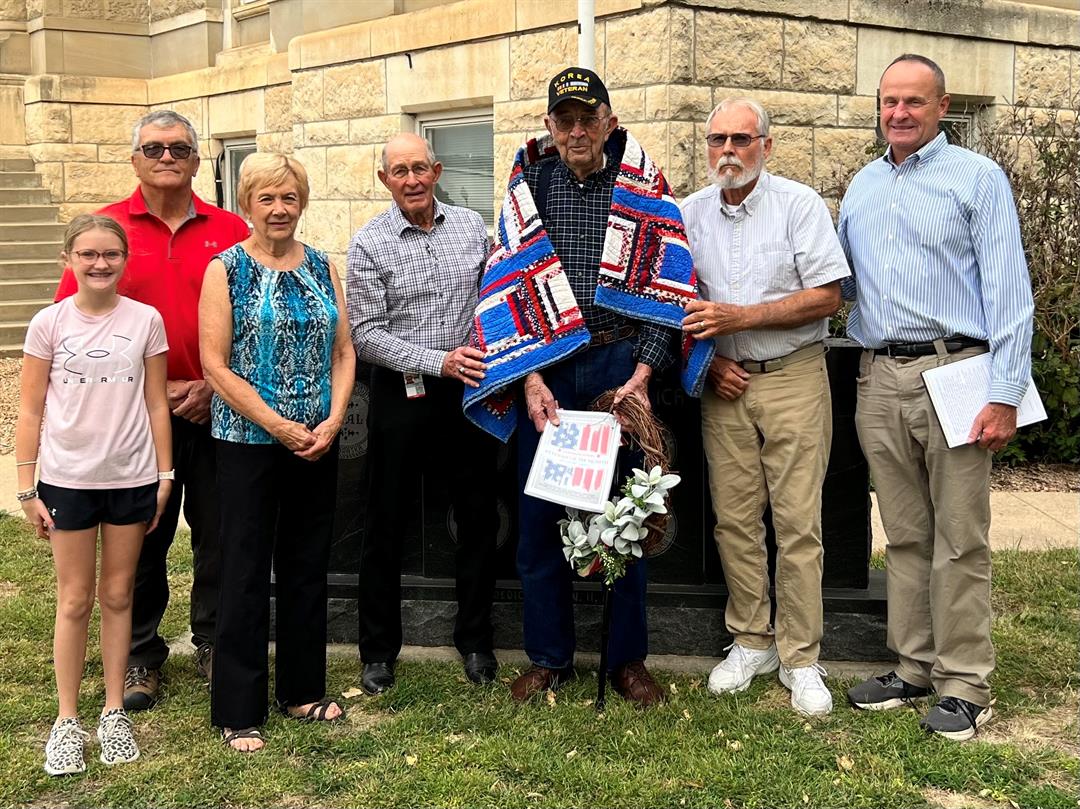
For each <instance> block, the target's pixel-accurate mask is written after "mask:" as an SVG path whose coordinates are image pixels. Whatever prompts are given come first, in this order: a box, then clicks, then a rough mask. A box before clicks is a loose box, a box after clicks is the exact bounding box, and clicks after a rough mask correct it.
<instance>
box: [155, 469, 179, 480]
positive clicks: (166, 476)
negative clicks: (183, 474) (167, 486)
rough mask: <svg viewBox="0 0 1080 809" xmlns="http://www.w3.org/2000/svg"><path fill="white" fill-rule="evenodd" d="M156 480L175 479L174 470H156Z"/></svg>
mask: <svg viewBox="0 0 1080 809" xmlns="http://www.w3.org/2000/svg"><path fill="white" fill-rule="evenodd" d="M157 479H158V480H176V470H175V469H170V470H169V471H168V472H158V473H157Z"/></svg>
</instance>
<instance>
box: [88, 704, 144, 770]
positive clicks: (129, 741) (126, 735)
mask: <svg viewBox="0 0 1080 809" xmlns="http://www.w3.org/2000/svg"><path fill="white" fill-rule="evenodd" d="M97 737H98V741H99V742H101V763H102V764H126V763H128V762H131V761H135V760H136V759H137V758H138V757H139V746H138V745H137V744H135V737H134V736H133V735H132V733H131V720H130V719H129V718H128V715H127V714H126V713H124V709H123V708H113V709H112V710H111V711H109V712H108V713H103V714H102V715H101V721H100V722H98V728H97Z"/></svg>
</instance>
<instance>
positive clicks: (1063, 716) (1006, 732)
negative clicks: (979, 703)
mask: <svg viewBox="0 0 1080 809" xmlns="http://www.w3.org/2000/svg"><path fill="white" fill-rule="evenodd" d="M1078 710H1080V699H1078V697H1077V695H1076V694H1072V695H1070V697H1069V698H1068V699H1066V700H1065V702H1063V703H1062V704H1061V705H1057V706H1055V707H1053V708H1050V709H1049V710H1047V711H1044V712H1042V713H1038V714H1033V715H1032V714H1028V715H1023V716H1010V717H1008V718H1006V719H1001V720H998V721H995V722H991V723H990V724H989V725H988V726H987V727H986V728H984V729H983V730H982V731H981V733H980V734H979V735H980V736H981V738H982V739H983V741H987V742H995V743H1004V744H1011V745H1014V746H1016V747H1019V748H1021V749H1024V750H1041V749H1045V748H1047V747H1050V748H1052V749H1054V750H1057V751H1058V752H1061V753H1064V754H1065V755H1068V756H1072V757H1074V758H1080V742H1078V741H1077V731H1078V726H1080V722H1078V720H1077V711H1078Z"/></svg>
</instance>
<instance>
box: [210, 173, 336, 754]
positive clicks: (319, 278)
mask: <svg viewBox="0 0 1080 809" xmlns="http://www.w3.org/2000/svg"><path fill="white" fill-rule="evenodd" d="M237 198H238V201H239V203H240V207H241V209H242V210H243V211H244V213H245V214H247V216H248V217H249V218H250V219H251V222H252V233H251V236H250V237H249V238H248V239H246V240H244V241H243V242H240V243H239V244H237V245H236V246H234V247H231V248H230V249H228V250H226V251H225V252H224V253H221V254H220V255H219V256H217V257H216V258H215V259H214V260H213V261H212V262H210V266H209V267H207V270H206V276H205V278H204V280H203V289H202V298H201V301H200V304H199V344H200V353H201V355H202V363H203V370H204V372H205V375H206V379H207V381H209V383H210V385H211V386H212V387H213V389H214V399H213V402H212V405H211V433H212V434H213V436H214V438H215V439H217V442H216V444H217V472H218V491H219V495H220V498H221V501H220V502H221V503H222V509H221V588H220V598H219V601H218V617H217V641H216V643H215V646H214V666H213V671H212V677H211V694H210V721H211V723H212V724H213V725H215V726H217V727H220V728H221V730H222V737H223V738H224V740H225V742H226V743H227V744H228V745H229V746H231V747H232V748H234V749H236V750H239V751H242V752H251V751H254V750H258V749H260V748H261V747H262V746H263V744H264V741H263V737H262V733H261V731H260V730H259V727H260V726H261V725H262V724H263V723H264V722H265V721H266V715H267V690H268V684H269V670H268V663H267V644H268V641H269V627H270V571H271V563H272V564H273V569H274V571H275V573H276V596H277V613H276V631H277V634H276V639H277V667H276V671H275V685H274V691H275V696H276V700H277V705H278V707H279V708H280V710H281V711H282V713H284V714H285V715H286V716H289V717H293V718H298V719H307V720H325V721H331V720H335V719H338V718H340V717H341V716H342V715H343V713H342V708H341V705H340V704H339V703H338V702H337V701H335V700H332V699H327V698H326V571H327V565H328V563H329V559H330V539H331V531H332V528H333V517H334V503H335V499H336V495H337V434H338V431H339V430H340V429H341V424H342V421H343V420H344V417H345V409H346V407H347V405H348V401H349V395H350V393H351V392H352V386H353V375H354V372H355V362H356V357H355V354H354V351H353V348H352V343H351V341H350V339H349V330H348V322H349V319H348V316H347V315H346V312H345V298H344V296H343V294H342V291H341V284H340V281H339V280H338V275H337V270H336V269H335V267H334V266H333V265H332V264H331V263H330V262H329V261H327V258H326V254H325V253H323V252H321V251H318V250H315V249H313V248H311V247H308V246H307V245H305V244H302V243H301V242H299V241H297V240H296V238H295V236H294V234H295V231H296V225H297V222H298V221H299V219H300V214H301V213H302V212H303V210H304V207H305V206H306V204H307V199H308V182H307V173H306V172H305V171H304V167H303V166H301V165H300V164H299V163H298V162H297V161H296V160H293V159H292V158H289V157H285V156H283V155H272V154H254V155H251V156H249V157H248V158H247V159H246V160H245V161H244V164H243V166H241V168H240V184H239V188H238V190H237Z"/></svg>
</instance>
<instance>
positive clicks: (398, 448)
mask: <svg viewBox="0 0 1080 809" xmlns="http://www.w3.org/2000/svg"><path fill="white" fill-rule="evenodd" d="M424 387H425V389H426V395H425V396H424V397H422V398H418V399H408V398H406V396H405V383H404V380H403V378H402V375H401V374H400V373H398V372H396V371H391V370H388V369H386V368H379V367H376V368H375V369H374V370H373V371H372V375H371V405H370V410H369V411H368V436H369V437H368V453H369V458H370V464H371V466H370V474H369V476H368V477H369V486H368V502H367V515H366V518H365V521H364V539H363V547H362V548H361V551H360V594H359V611H360V659H361V660H362V661H363V662H365V663H389V662H392V661H393V660H395V659H396V658H397V656H398V652H400V651H401V534H402V528H401V521H402V515H403V514H405V513H406V510H407V509H410V508H412V507H413V498H414V496H415V494H416V492H418V491H419V490H420V479H421V474H422V473H423V475H424V478H423V480H424V488H425V491H428V492H430V491H431V490H432V487H437V486H447V487H448V488H449V495H450V503H451V505H452V506H453V508H454V517H455V520H456V522H457V549H456V552H455V565H456V573H457V577H456V579H457V582H456V583H457V586H456V591H457V602H458V612H457V620H456V622H455V624H454V645H455V646H456V647H457V649H458V651H459V652H461V654H462V655H463V656H464V655H467V654H470V653H471V652H482V651H490V650H491V647H492V628H491V599H492V596H493V594H494V589H495V551H496V545H495V540H496V532H497V530H498V516H497V513H496V497H495V480H494V476H495V461H496V453H497V451H498V444H497V442H496V439H494V438H492V437H491V436H490V435H488V434H487V433H485V432H484V431H482V430H480V429H479V428H478V427H476V426H475V425H473V424H472V423H471V422H469V421H468V420H467V419H466V418H465V416H464V415H463V414H462V412H461V397H462V392H463V391H462V384H461V383H460V382H457V381H454V380H449V379H442V378H437V377H430V376H425V377H424Z"/></svg>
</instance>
